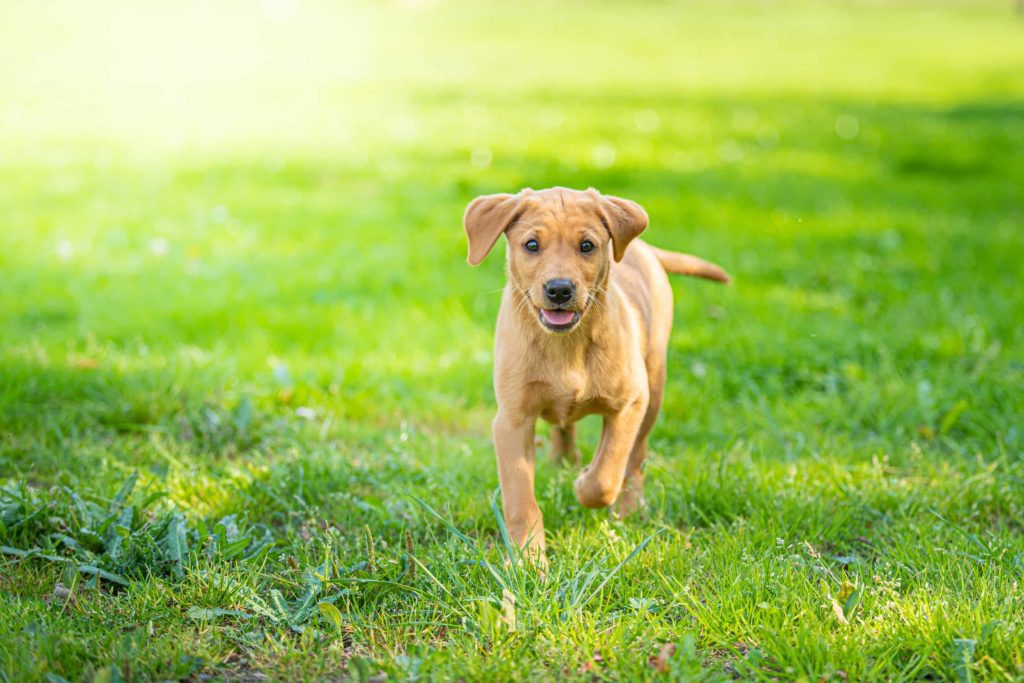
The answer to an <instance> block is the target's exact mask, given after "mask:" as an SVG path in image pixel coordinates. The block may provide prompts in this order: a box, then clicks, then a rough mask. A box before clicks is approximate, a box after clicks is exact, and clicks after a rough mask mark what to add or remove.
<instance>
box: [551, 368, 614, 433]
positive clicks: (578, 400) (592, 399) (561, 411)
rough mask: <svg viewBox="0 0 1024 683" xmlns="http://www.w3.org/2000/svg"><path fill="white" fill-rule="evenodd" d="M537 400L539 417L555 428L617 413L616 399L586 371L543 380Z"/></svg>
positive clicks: (569, 372) (565, 373) (563, 373)
mask: <svg viewBox="0 0 1024 683" xmlns="http://www.w3.org/2000/svg"><path fill="white" fill-rule="evenodd" d="M538 384H541V385H542V386H538V387H536V388H537V393H536V394H535V396H536V397H537V398H538V400H539V402H540V406H539V407H540V414H541V417H543V418H544V419H545V420H547V421H548V422H551V423H553V424H560V425H564V424H568V423H571V422H575V421H576V420H578V419H580V418H581V417H584V416H586V415H592V414H594V413H608V412H615V407H614V406H613V405H612V404H613V403H614V399H613V398H611V397H610V396H608V394H607V393H606V392H605V391H604V388H603V387H602V386H601V385H600V383H599V382H595V381H594V378H593V376H592V375H590V374H589V373H587V372H586V371H583V370H579V371H571V370H567V371H565V372H561V373H558V374H556V375H554V376H549V377H548V378H545V379H544V380H541V381H540V382H539V383H538Z"/></svg>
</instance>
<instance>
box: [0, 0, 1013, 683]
mask: <svg viewBox="0 0 1024 683" xmlns="http://www.w3.org/2000/svg"><path fill="white" fill-rule="evenodd" d="M1009 4H1010V3H1003V2H994V1H993V2H947V3H939V4H936V3H916V2H906V3H887V2H881V3H873V2H872V3H868V2H863V3H862V2H848V3H829V4H824V3H804V2H783V3H746V2H736V3H732V2H729V3H710V2H707V3H696V2H695V3H630V4H624V3H596V4H595V3H575V2H570V3H560V4H558V5H550V4H546V3H545V4H533V3H527V4H525V5H524V4H519V5H515V6H513V5H507V4H502V3H490V2H483V3H462V2H429V1H428V2H397V3H388V4H373V5H369V4H366V5H364V4H356V3H345V4H335V3H317V2H268V3H260V4H253V5H250V4H241V3H237V4H236V3H217V4H215V5H203V4H191V5H187V6H185V5H180V4H170V3H168V4H145V3H144V4H138V3H104V4H103V5H102V6H92V7H91V6H87V5H82V4H80V3H64V2H55V3H39V4H35V5H32V6H29V5H26V4H24V3H7V4H4V5H2V6H0V477H2V478H3V480H4V482H5V486H6V489H5V491H6V492H5V493H4V494H2V496H3V497H2V498H0V514H2V517H0V520H2V525H0V545H3V546H5V547H6V548H8V549H9V551H5V553H4V557H3V559H0V623H2V624H3V627H2V630H0V680H8V679H9V680H32V679H42V678H43V677H44V675H45V674H47V673H50V674H54V675H59V676H62V677H64V678H66V679H68V680H92V679H93V677H94V676H95V675H97V673H98V674H99V675H100V676H101V677H102V676H103V675H105V674H106V673H108V672H109V671H110V667H113V668H116V669H117V670H118V671H120V672H121V673H122V674H126V673H127V672H129V670H130V672H131V675H132V676H134V677H136V678H141V679H150V678H153V679H186V678H189V677H195V676H199V675H202V676H213V677H223V678H225V679H232V678H241V679H246V678H252V677H255V676H257V675H264V676H267V677H269V678H271V679H282V680H284V679H288V680H290V679H298V678H338V677H341V676H342V675H349V676H352V677H354V678H357V679H360V678H370V677H372V676H375V675H377V674H378V673H380V672H384V673H387V674H388V675H389V676H392V677H395V678H413V677H415V676H417V675H418V676H420V677H421V678H426V679H457V678H463V679H465V680H485V679H487V680H491V679H501V680H508V679H521V680H535V679H538V678H539V679H554V678H558V679H570V680H571V679H580V680H590V679H593V678H594V677H598V678H602V679H620V680H640V679H644V678H653V677H675V678H677V679H683V680H692V679H698V678H707V679H729V678H734V677H740V678H753V679H784V680H790V679H800V678H806V679H808V680H819V679H822V678H824V679H826V680H830V679H837V678H838V679H842V678H845V679H846V680H865V679H886V680H890V679H891V680H899V679H915V678H928V677H931V678H957V679H959V680H967V679H968V678H969V677H970V676H973V677H975V678H980V679H993V680H1004V679H1013V678H1019V677H1021V676H1022V675H1024V649H1022V647H1021V643H1022V642H1024V632H1022V631H1021V624H1022V623H1024V611H1022V605H1021V602H1020V599H1019V593H1020V589H1019V582H1020V580H1021V573H1022V571H1024V545H1022V542H1021V537H1020V531H1021V529H1020V519H1021V518H1022V515H1024V509H1022V501H1024V465H1022V462H1024V461H1022V438H1024V437H1022V434H1021V427H1020V424H1019V423H1020V416H1021V415H1022V414H1024V394H1022V393H1021V391H1020V387H1021V386H1022V382H1024V355H1022V342H1024V338H1022V334H1024V333H1022V327H1021V325H1020V323H1019V321H1020V320H1022V319H1024V297H1022V295H1021V291H1020V287H1019V279H1020V271H1021V269H1020V263H1021V262H1022V261H1024V239H1022V232H1021V221H1022V214H1024V211H1022V209H1024V206H1022V200H1021V197H1022V195H1021V191H1020V188H1021V187H1022V186H1024V152H1022V150H1024V123H1022V122H1024V110H1022V108H1021V105H1020V102H1021V98H1022V96H1024V71H1022V70H1021V69H1020V66H1021V64H1024V43H1022V42H1021V40H1020V37H1021V36H1020V32H1021V25H1020V22H1019V21H1018V20H1016V19H1014V18H1013V15H1012V12H1011V8H1010V7H1009ZM554 184H561V185H567V186H574V187H587V186H595V187H598V188H600V189H602V190H603V191H606V192H609V193H615V194H620V195H623V196H627V197H630V198H632V199H635V200H637V201H639V202H640V203H642V204H643V205H644V206H645V207H646V209H647V210H648V212H649V214H650V215H651V217H652V226H651V229H650V232H649V233H648V235H647V237H648V239H649V240H650V241H651V242H652V243H654V244H658V245H660V246H664V247H668V248H674V249H680V250H685V251H691V252H694V253H697V254H700V255H702V256H706V257H708V258H711V259H713V260H715V261H717V262H720V263H722V264H723V265H725V266H726V267H727V268H728V269H729V270H730V271H731V272H732V273H733V274H734V276H735V277H736V284H735V286H733V287H731V288H718V287H712V286H710V285H708V284H706V283H700V282H695V281H682V280H680V281H676V282H675V283H674V286H675V291H676V297H677V305H676V331H675V334H674V336H673V339H672V343H671V348H670V359H669V360H670V368H671V369H670V373H669V374H670V379H669V383H668V386H667V389H666V400H665V407H664V410H663V415H662V418H661V421H660V422H659V424H658V426H657V427H656V429H655V432H654V435H653V438H652V448H653V450H654V455H653V457H652V459H651V461H650V463H649V470H648V473H649V476H648V482H649V483H648V486H649V489H648V499H649V503H650V507H649V509H648V511H647V512H646V514H645V515H644V516H642V518H639V519H632V520H627V521H615V520H612V519H610V518H608V516H607V515H606V514H605V513H604V512H600V511H599V512H593V511H588V510H584V509H582V508H580V507H579V506H578V505H577V504H576V502H575V500H574V498H573V495H572V487H571V482H572V479H573V476H574V473H573V472H571V471H569V470H565V469H559V468H556V467H554V466H552V465H550V464H549V463H547V462H546V461H544V458H543V457H542V458H540V460H542V461H543V462H541V463H540V464H539V465H538V483H537V492H538V499H539V502H540V505H541V507H542V509H543V511H544V514H545V519H546V526H547V527H548V531H549V535H550V537H549V545H550V548H551V567H550V569H549V572H548V578H547V580H546V581H543V582H542V581H538V580H537V579H536V577H534V576H533V575H532V574H529V573H526V572H525V571H522V570H519V569H517V568H516V567H515V566H514V565H507V564H505V563H504V562H503V555H502V548H503V546H502V542H501V533H500V525H501V522H500V516H499V515H496V514H495V511H494V510H493V509H492V506H491V499H492V495H493V492H494V490H495V487H496V486H497V477H496V473H495V468H494V460H493V457H494V456H493V452H492V448H491V444H490V440H489V423H490V419H491V415H492V412H493V399H492V397H491V384H490V377H491V360H492V359H491V350H490V349H491V345H492V341H493V336H492V335H493V332H492V330H493V322H494V318H495V315H496V312H497V307H498V304H499V301H500V288H501V286H502V283H503V275H502V259H501V253H500V250H498V253H496V254H495V255H493V256H492V257H491V259H490V260H489V261H487V262H486V263H485V264H484V265H483V266H482V267H480V268H477V269H471V268H469V267H468V266H467V265H466V264H465V244H464V238H463V235H462V230H461V226H460V218H461V215H462V210H463V208H464V206H465V204H466V203H467V202H468V201H469V199H471V198H472V197H473V196H475V195H476V194H479V193H483V192H492V191H506V190H513V189H517V188H520V187H523V186H532V187H535V188H540V187H546V186H549V185H554ZM597 430H598V425H597V424H596V423H594V422H593V421H588V422H585V423H584V426H583V442H584V451H585V452H589V451H590V450H591V449H592V448H593V446H594V442H595V441H596V436H597ZM542 455H543V453H542ZM135 472H137V473H138V481H137V483H136V485H135V488H134V489H133V490H132V491H131V493H130V494H127V495H126V497H125V498H124V500H120V501H119V500H118V499H117V496H116V494H117V492H118V491H119V489H120V488H121V487H122V485H123V484H124V482H125V481H126V480H128V479H129V478H130V477H131V476H132V475H133V473H135ZM417 500H419V501H422V502H423V503H425V504H426V507H425V506H424V505H423V504H421V503H420V502H417ZM76 501H77V502H76ZM91 506H95V508H94V507H91ZM128 506H131V507H132V509H133V510H134V512H133V514H132V515H131V519H128V518H127V517H125V518H124V519H123V520H122V518H121V516H122V515H125V514H126V513H125V512H124V510H125V509H126V508H127V507H128ZM428 508H429V509H428ZM434 513H436V515H435V514H434ZM177 514H180V515H181V517H180V519H181V520H182V525H183V526H182V527H181V528H183V529H187V533H186V539H187V543H188V554H187V556H186V557H184V558H183V559H182V561H181V562H180V563H177V562H176V561H175V560H174V559H173V553H174V546H172V545H170V544H169V542H168V540H167V539H168V537H169V536H168V532H167V528H168V527H167V524H169V521H168V520H170V519H172V518H174V519H178V518H176V517H174V516H175V515H177ZM232 515H234V516H235V517H234V518H233V519H234V520H235V522H234V523H235V524H237V525H238V530H237V534H238V535H237V536H236V532H235V531H231V532H230V534H231V538H232V539H233V540H232V541H231V542H230V543H228V542H227V540H226V538H227V535H228V531H227V529H228V528H229V527H231V523H228V522H230V519H232V518H231V517H230V516H232ZM437 515H439V516H440V517H441V518H442V519H443V520H445V522H444V523H442V522H441V521H439V520H438V517H437ZM111 516H113V517H111ZM226 518H227V519H228V522H225V521H224V520H225V519H226ZM108 519H109V520H110V521H109V522H106V520H108ZM118 520H121V521H118ZM218 522H221V523H223V526H224V529H225V531H224V534H225V541H224V542H222V541H221V540H219V538H217V539H214V540H211V538H213V537H215V536H217V535H218V534H219V533H220V532H218V531H216V529H217V524H218ZM161 525H163V526H161ZM231 528H232V529H233V528H234V527H231ZM264 531H265V532H266V534H269V536H267V537H268V538H270V539H272V540H273V543H274V545H273V546H272V547H270V548H267V549H266V550H259V541H260V539H262V538H263V535H262V534H263V533H264ZM246 534H250V535H251V539H250V543H249V544H248V545H246V546H245V548H244V549H243V548H241V546H240V545H237V544H240V543H241V542H242V540H244V539H245V538H250V536H246ZM463 534H464V535H465V538H462V536H461V535H463ZM66 539H70V541H71V542H70V543H69V541H68V540H66ZM118 539H121V540H118ZM126 539H127V540H126ZM239 539H242V540H239ZM647 539H649V540H647ZM645 541H646V542H647V545H646V546H644V548H643V549H642V551H640V552H638V553H637V554H636V555H635V556H632V557H630V554H631V553H632V552H633V551H634V550H635V549H636V548H638V547H639V546H640V545H641V544H642V543H644V542H645ZM75 543H77V544H78V546H77V547H75V546H74V545H73V544H75ZM125 543H127V545H128V546H129V549H132V548H134V550H132V551H131V552H125V550H124V547H125V546H124V544H125ZM232 543H233V544H236V545H231V544H232ZM226 546H231V549H228V550H225V547H226ZM115 547H116V548H117V550H112V548H115ZM33 548H38V549H39V550H38V555H47V556H49V557H50V559H46V558H42V557H39V556H36V554H33V553H32V549H33ZM371 548H372V550H371ZM258 550H259V552H257V551H258ZM248 551H252V555H251V557H249V558H248V560H246V559H244V552H248ZM25 552H29V553H30V557H29V558H28V559H25V556H24V553H25ZM53 558H58V559H53ZM627 558H629V561H628V562H625V563H624V564H621V567H620V568H619V569H617V570H616V568H617V567H619V565H620V563H623V561H624V560H626V559H627ZM482 563H483V564H482ZM80 566H86V567H96V568H103V570H104V571H109V572H112V573H115V574H117V575H118V576H121V577H122V578H123V579H124V580H125V581H126V582H127V583H129V587H128V588H126V589H123V590H116V589H114V587H113V586H110V588H111V590H109V591H107V590H105V589H104V590H97V589H96V588H95V587H91V586H89V581H90V580H91V577H92V576H94V574H90V573H89V571H90V570H88V569H86V570H84V571H79V567H80ZM613 570H616V571H615V572H614V573H613ZM311 577H312V578H311ZM606 579H607V583H603V582H605V580H606ZM317 581H319V582H320V583H319V584H317V583H316V582H317ZM57 582H61V583H62V584H63V585H64V586H66V587H69V588H70V590H71V593H72V594H73V595H74V598H68V597H67V594H65V593H63V592H61V591H60V590H58V591H57V593H54V588H55V584H57ZM101 584H102V582H101ZM602 584H603V587H602V588H601V590H599V591H596V592H595V590H594V589H596V588H597V587H598V586H601V585H602ZM102 585H106V584H102ZM312 586H317V587H316V588H312ZM503 590H506V591H510V592H512V593H513V594H514V596H515V608H514V609H515V614H516V620H515V621H516V630H515V631H512V630H511V629H510V628H509V620H508V614H507V608H506V603H507V600H506V599H505V597H504V596H503ZM275 591H276V592H277V593H275ZM311 591H312V592H311ZM274 595H278V596H279V599H280V602H275V600H277V598H275V597H274ZM314 598H315V601H314V602H313V603H310V602H309V600H312V599H314ZM324 599H329V600H330V601H331V604H333V605H335V606H336V608H337V610H338V614H339V615H340V627H339V625H338V623H336V622H335V621H334V618H333V613H332V612H331V611H330V610H329V609H328V608H323V609H322V610H320V609H312V607H311V605H315V602H316V601H322V600H324ZM584 601H586V604H583V603H584ZM197 610H199V611H197ZM211 610H212V611H211ZM503 610H504V611H503ZM667 645H671V646H669V647H666V646H667ZM343 672H347V673H343Z"/></svg>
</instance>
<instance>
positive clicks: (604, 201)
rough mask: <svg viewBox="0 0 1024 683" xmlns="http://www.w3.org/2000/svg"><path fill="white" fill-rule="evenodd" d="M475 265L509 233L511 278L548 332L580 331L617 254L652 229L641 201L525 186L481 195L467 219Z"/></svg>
mask: <svg viewBox="0 0 1024 683" xmlns="http://www.w3.org/2000/svg"><path fill="white" fill-rule="evenodd" d="M463 223H464V225H465V228H466V235H467V237H468V238H469V263H470V265H474V266H475V265H477V264H478V263H480V262H481V261H483V260H484V257H486V256H487V254H488V252H490V250H491V248H492V247H493V246H494V244H495V243H496V242H497V241H498V238H499V237H500V236H501V235H502V233H504V234H505V237H506V238H507V239H508V273H509V278H510V280H511V282H512V284H513V285H514V286H515V287H516V289H517V290H518V291H519V292H520V293H521V294H522V295H523V296H524V297H525V298H526V299H527V302H528V303H527V304H526V305H529V306H532V307H533V310H534V311H535V312H536V317H537V321H538V322H539V324H540V325H541V326H542V327H543V328H544V329H545V330H547V331H548V332H552V333H566V332H570V331H571V330H573V329H574V328H575V327H576V326H577V325H578V324H579V322H580V320H581V319H582V318H583V317H584V316H585V315H586V314H587V311H588V310H589V308H590V306H591V304H592V303H593V302H594V301H595V297H597V296H598V294H599V293H600V291H601V288H603V287H604V286H605V285H606V283H607V281H608V270H609V268H610V267H611V264H612V259H614V260H615V261H621V260H622V257H623V255H624V254H625V253H626V247H627V246H629V243H630V242H631V241H632V240H633V238H634V237H636V236H637V235H639V234H640V233H641V232H643V230H644V228H646V227H647V214H646V213H645V212H644V210H643V209H642V208H641V207H640V205H639V204H636V203H635V202H631V201H629V200H627V199H619V198H618V197H610V196H605V195H602V194H601V193H600V192H598V191H597V190H594V189H589V190H586V191H585V192H583V191H580V190H568V189H565V188H562V187H554V188H551V189H549V190H541V191H534V190H529V189H526V190H523V191H521V192H519V193H518V194H492V195H485V196H483V197H477V198H476V199H474V200H473V201H472V202H470V204H469V206H468V207H467V208H466V215H465V218H464V219H463Z"/></svg>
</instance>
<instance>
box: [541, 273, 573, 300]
mask: <svg viewBox="0 0 1024 683" xmlns="http://www.w3.org/2000/svg"><path fill="white" fill-rule="evenodd" d="M575 293H576V285H574V284H573V283H572V280H566V279H564V278H562V279H558V280H548V281H547V282H545V283H544V294H545V295H546V296H547V298H548V301H550V302H551V303H553V304H564V303H565V302H566V301H568V300H569V299H571V298H572V296H573V294H575Z"/></svg>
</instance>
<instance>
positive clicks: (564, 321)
mask: <svg viewBox="0 0 1024 683" xmlns="http://www.w3.org/2000/svg"><path fill="white" fill-rule="evenodd" d="M537 315H538V316H539V317H540V324H541V325H543V326H544V327H546V328H548V329H549V330H551V331H552V332H568V331H569V330H571V329H572V328H574V327H576V325H577V323H579V321H580V312H579V311H566V310H563V309H561V308H540V309H538V313H537Z"/></svg>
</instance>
